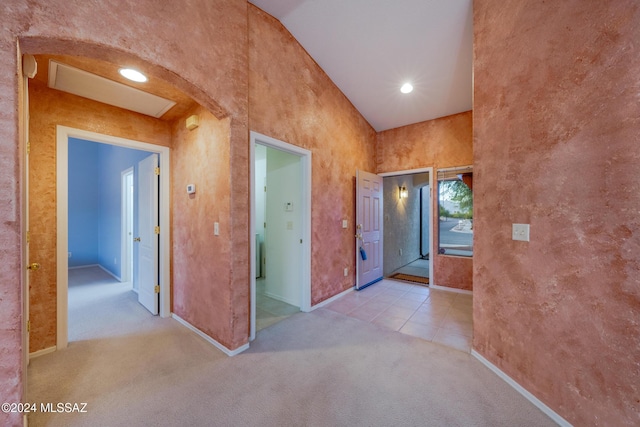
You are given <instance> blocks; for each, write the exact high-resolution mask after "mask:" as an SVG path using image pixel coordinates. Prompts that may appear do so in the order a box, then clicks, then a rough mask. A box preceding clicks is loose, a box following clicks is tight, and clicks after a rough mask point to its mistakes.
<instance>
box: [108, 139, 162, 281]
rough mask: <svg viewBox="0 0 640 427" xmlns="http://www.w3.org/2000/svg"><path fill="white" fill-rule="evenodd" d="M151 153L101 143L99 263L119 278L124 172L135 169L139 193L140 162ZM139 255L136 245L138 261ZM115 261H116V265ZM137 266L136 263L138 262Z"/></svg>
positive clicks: (135, 191)
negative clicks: (131, 168) (122, 174)
mask: <svg viewBox="0 0 640 427" xmlns="http://www.w3.org/2000/svg"><path fill="white" fill-rule="evenodd" d="M149 154H150V153H148V152H146V151H139V150H132V149H130V148H122V147H116V146H114V145H106V144H100V148H99V157H100V170H99V175H100V219H99V235H98V238H99V245H98V263H99V264H100V265H101V266H103V267H104V268H106V269H107V270H109V271H111V272H112V273H113V274H114V275H115V276H117V277H121V275H122V260H121V259H120V252H121V239H122V236H121V231H120V227H121V225H122V224H121V221H122V218H121V215H122V207H121V205H122V195H121V192H122V176H121V173H122V171H124V170H126V169H129V168H130V167H133V168H134V170H133V183H134V193H137V179H138V162H139V161H140V160H142V159H144V158H145V157H148V156H149ZM135 199H136V198H135V197H134V207H133V211H134V221H133V222H134V233H135V231H136V229H137V226H136V224H137V221H136V219H135V218H136V216H137V212H138V206H137V203H136V200H135ZM136 255H137V251H136V245H134V258H135V256H136ZM114 261H115V262H114ZM134 265H135V260H134Z"/></svg>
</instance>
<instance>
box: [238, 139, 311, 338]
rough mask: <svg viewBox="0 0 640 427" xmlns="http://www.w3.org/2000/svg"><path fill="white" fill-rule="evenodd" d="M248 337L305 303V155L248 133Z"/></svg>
mask: <svg viewBox="0 0 640 427" xmlns="http://www.w3.org/2000/svg"><path fill="white" fill-rule="evenodd" d="M251 156H252V161H251V177H252V178H251V179H252V185H251V190H252V191H251V200H252V203H251V236H252V239H251V260H252V262H251V272H252V274H251V319H250V320H251V339H252V340H253V339H254V338H255V334H256V332H257V331H258V330H260V329H262V328H265V327H267V326H270V325H272V324H274V323H276V322H278V321H280V320H282V319H284V318H285V317H287V316H290V315H291V314H293V313H295V312H298V311H300V310H302V311H309V310H310V304H311V296H310V295H311V290H310V286H311V285H310V283H311V279H310V275H311V273H310V271H311V260H310V253H311V245H310V241H311V195H310V193H311V153H310V152H309V151H307V150H304V149H302V148H299V147H296V146H293V145H290V144H287V143H285V142H282V141H278V140H275V139H273V138H269V137H267V136H264V135H260V134H257V133H255V132H252V133H251Z"/></svg>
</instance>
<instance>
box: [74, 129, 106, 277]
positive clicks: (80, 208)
mask: <svg viewBox="0 0 640 427" xmlns="http://www.w3.org/2000/svg"><path fill="white" fill-rule="evenodd" d="M98 148H99V144H96V143H95V142H87V141H82V140H78V139H74V138H69V252H71V255H72V256H71V258H69V267H77V266H81V265H91V264H97V263H98V227H99V217H100V197H99V194H98V186H99V177H98V174H97V173H96V171H97V170H98V165H99V155H98Z"/></svg>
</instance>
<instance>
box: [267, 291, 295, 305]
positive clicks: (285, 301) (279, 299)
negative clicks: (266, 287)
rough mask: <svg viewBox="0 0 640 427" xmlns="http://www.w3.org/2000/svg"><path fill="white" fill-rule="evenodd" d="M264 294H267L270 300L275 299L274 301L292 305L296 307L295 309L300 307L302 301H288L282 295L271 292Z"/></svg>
mask: <svg viewBox="0 0 640 427" xmlns="http://www.w3.org/2000/svg"><path fill="white" fill-rule="evenodd" d="M264 294H265V295H266V296H268V297H269V298H273V299H275V300H278V301H280V302H283V303H285V304H289V305H292V306H294V307H298V306H299V305H300V301H293V300H289V299H287V298H285V297H282V296H280V295H276V294H272V293H271V292H267V291H265V293H264Z"/></svg>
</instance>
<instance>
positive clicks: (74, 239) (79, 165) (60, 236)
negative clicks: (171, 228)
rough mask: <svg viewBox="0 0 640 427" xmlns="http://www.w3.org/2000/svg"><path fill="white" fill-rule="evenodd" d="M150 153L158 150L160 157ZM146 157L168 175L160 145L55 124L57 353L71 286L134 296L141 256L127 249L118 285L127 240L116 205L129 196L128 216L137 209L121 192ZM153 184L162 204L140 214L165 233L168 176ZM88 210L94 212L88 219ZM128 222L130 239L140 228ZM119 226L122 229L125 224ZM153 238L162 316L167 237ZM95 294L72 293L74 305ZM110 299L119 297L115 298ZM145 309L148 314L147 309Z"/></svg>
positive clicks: (65, 335)
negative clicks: (151, 215)
mask: <svg viewBox="0 0 640 427" xmlns="http://www.w3.org/2000/svg"><path fill="white" fill-rule="evenodd" d="M77 150H79V151H77ZM153 153H158V154H159V156H158V154H153ZM150 157H155V158H156V159H159V161H160V165H161V168H160V169H162V167H165V170H167V171H168V169H169V168H168V166H169V159H168V157H169V150H168V148H166V147H161V146H156V145H153V144H148V143H143V142H138V141H133V140H127V139H123V138H117V137H112V136H108V135H102V134H97V133H94V132H88V131H82V130H78V129H71V128H67V127H64V126H58V132H57V194H58V198H57V217H58V232H57V247H58V251H57V252H58V261H57V263H58V269H57V271H58V272H57V274H58V285H57V286H58V288H57V301H58V308H57V312H58V326H57V348H64V347H66V345H67V343H68V341H69V322H70V321H73V319H74V317H73V316H71V315H70V311H69V305H70V304H71V302H70V292H71V291H70V287H74V286H79V285H82V284H86V283H87V282H91V283H93V284H100V283H102V284H104V283H109V284H112V285H116V284H117V285H118V286H119V287H120V288H122V289H117V288H118V286H111V287H110V288H109V291H108V292H107V293H106V295H110V296H112V297H113V296H114V294H113V292H116V294H117V292H127V291H130V290H132V289H133V288H134V287H135V288H136V290H137V291H138V292H140V289H141V288H140V283H139V280H136V277H137V276H138V275H139V274H138V272H139V270H140V269H139V268H136V266H138V265H140V263H139V262H138V261H136V260H139V259H140V257H139V254H138V252H139V249H138V248H136V247H135V246H134V247H133V248H132V249H131V253H132V255H131V258H132V259H133V268H132V272H131V276H130V278H131V280H130V281H129V282H125V281H124V280H123V277H124V275H125V274H126V273H124V272H123V271H124V269H123V268H122V266H123V264H126V262H127V258H128V257H129V256H128V255H127V254H126V247H127V242H121V237H122V236H123V234H124V232H123V231H122V224H121V221H122V219H123V216H125V215H128V213H127V212H125V209H122V208H121V201H124V200H126V199H129V200H130V203H131V204H132V205H133V209H131V210H132V211H133V212H137V211H138V210H139V209H140V207H141V206H140V201H139V200H138V198H136V197H131V196H129V195H124V194H122V191H123V190H124V191H128V192H130V188H129V190H127V189H125V187H127V186H130V187H131V186H133V187H134V188H135V187H136V186H137V185H138V184H137V183H138V182H140V179H139V178H140V174H139V173H137V172H138V171H139V170H140V167H141V166H140V165H142V164H143V163H144V162H145V161H147V159H149V158H150ZM76 160H77V161H76ZM131 168H133V176H132V177H131V178H130V179H128V178H127V175H128V172H127V171H129V170H130V169H131ZM152 171H153V169H152ZM152 173H153V172H152ZM136 175H137V176H136ZM156 178H158V177H156ZM157 181H160V184H159V187H156V188H159V189H160V191H159V194H158V193H156V197H155V199H156V200H158V197H159V199H160V201H161V203H160V204H156V205H155V206H151V207H149V209H146V210H147V211H152V212H155V214H156V216H157V215H158V214H159V218H158V220H156V223H157V224H160V229H162V228H163V225H164V228H165V230H168V216H169V215H168V213H169V204H168V192H169V189H168V187H169V185H168V183H169V177H168V173H166V174H164V176H163V174H160V175H159V179H156V182H157ZM127 182H129V184H127ZM156 191H157V190H156ZM142 210H143V211H144V210H145V209H142ZM91 212H95V213H97V215H91ZM132 222H133V227H132V228H133V234H140V232H141V231H142V230H141V228H142V227H141V226H140V221H136V220H135V215H134V219H133V220H132ZM124 225H125V226H124V228H126V221H125V222H124ZM88 237H89V238H88ZM90 237H93V238H95V240H93V239H92V238H90ZM152 238H154V239H157V241H158V244H157V246H158V249H157V250H156V251H157V255H155V257H156V259H157V262H156V264H155V265H156V267H154V268H155V271H154V273H153V274H154V275H156V277H157V281H156V280H154V282H156V283H159V288H158V289H157V292H158V293H159V295H158V296H156V297H155V298H156V300H157V301H158V303H156V304H155V308H154V310H155V313H154V314H156V313H158V311H159V312H160V315H161V316H162V317H166V316H168V315H169V314H170V313H169V298H170V293H169V274H168V267H169V239H168V233H161V234H158V235H154V236H153V237H152ZM148 239H149V238H147V240H148ZM123 260H124V261H123ZM76 267H80V268H76ZM69 268H70V269H71V270H70V269H69ZM76 270H77V271H76ZM83 270H84V271H83ZM84 273H86V274H84ZM151 287H152V288H154V287H155V284H151ZM85 289H89V288H88V287H86V288H85ZM95 289H96V288H94V294H93V295H92V294H91V293H89V294H86V293H84V294H83V293H82V292H81V293H80V294H78V295H79V298H80V300H81V301H88V300H90V299H92V298H93V297H94V296H95V295H96V294H95V292H97V291H95ZM152 292H155V290H154V291H152ZM115 297H116V298H117V297H118V296H117V295H115ZM134 302H135V301H134ZM141 303H142V301H141ZM143 305H145V304H143ZM158 305H159V307H158ZM145 306H146V305H145ZM147 308H148V307H147ZM148 309H149V308H148ZM149 310H150V311H152V313H153V312H154V311H153V310H152V309H149ZM81 312H82V311H81ZM85 315H86V314H85ZM80 317H82V315H80ZM76 318H77V316H76ZM81 332H82V331H81Z"/></svg>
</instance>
